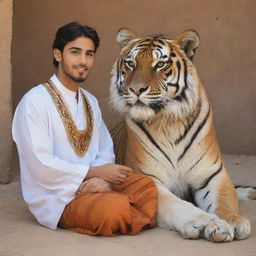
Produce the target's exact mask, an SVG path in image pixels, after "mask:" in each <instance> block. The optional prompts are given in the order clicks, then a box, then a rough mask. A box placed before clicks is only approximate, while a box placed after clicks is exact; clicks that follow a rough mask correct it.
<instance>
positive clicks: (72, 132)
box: [44, 80, 94, 157]
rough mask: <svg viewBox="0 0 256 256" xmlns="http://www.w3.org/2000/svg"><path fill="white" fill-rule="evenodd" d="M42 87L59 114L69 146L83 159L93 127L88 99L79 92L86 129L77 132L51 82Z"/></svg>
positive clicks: (66, 108) (69, 114)
mask: <svg viewBox="0 0 256 256" xmlns="http://www.w3.org/2000/svg"><path fill="white" fill-rule="evenodd" d="M44 87H45V88H46V89H47V91H48V93H49V94H50V96H51V98H52V100H53V102H54V104H55V106H56V108H57V110H58V112H59V115H60V117H61V119H62V122H63V125H64V127H65V130H66V134H67V137H68V140H69V143H70V145H71V146H72V148H73V150H74V151H75V152H76V154H77V155H78V156H80V157H83V156H84V155H85V153H86V152H87V150H88V147H89V144H90V142H91V139H92V135H93V126H94V124H93V111H92V107H91V105H90V103H89V101H88V99H87V98H86V96H85V95H84V93H83V92H82V90H80V92H81V95H82V99H83V105H84V112H85V116H86V121H87V122H86V123H87V128H86V129H84V130H78V129H77V127H76V124H75V122H74V120H73V117H72V115H71V113H70V111H69V109H68V107H67V106H66V104H65V102H64V100H63V98H62V96H61V93H60V92H59V91H58V89H57V88H56V86H55V85H54V84H53V82H52V81H51V80H49V81H48V82H47V83H45V84H44Z"/></svg>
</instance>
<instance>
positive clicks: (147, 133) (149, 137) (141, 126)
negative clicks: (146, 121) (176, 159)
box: [136, 123, 174, 168]
mask: <svg viewBox="0 0 256 256" xmlns="http://www.w3.org/2000/svg"><path fill="white" fill-rule="evenodd" d="M136 124H137V125H138V126H139V127H140V128H141V130H142V131H143V132H144V133H145V134H146V135H147V137H148V139H149V140H150V141H151V143H152V144H153V145H154V146H155V147H157V148H158V149H159V150H160V151H161V152H162V154H163V155H164V156H165V157H166V159H167V160H168V161H169V162H170V164H171V165H172V167H173V168H174V165H173V163H172V161H171V159H170V158H169V156H168V155H167V154H166V153H165V152H164V151H163V150H162V149H161V148H160V146H159V145H158V144H157V142H156V141H155V140H154V138H153V137H152V135H151V134H150V133H149V132H148V131H147V129H146V128H145V127H144V126H143V125H142V124H141V123H136Z"/></svg>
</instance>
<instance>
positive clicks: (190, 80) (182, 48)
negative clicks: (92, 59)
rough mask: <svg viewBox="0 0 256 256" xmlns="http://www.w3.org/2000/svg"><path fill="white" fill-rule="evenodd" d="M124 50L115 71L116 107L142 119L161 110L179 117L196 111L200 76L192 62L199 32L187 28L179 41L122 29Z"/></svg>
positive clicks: (113, 90) (113, 81)
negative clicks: (139, 34)
mask: <svg viewBox="0 0 256 256" xmlns="http://www.w3.org/2000/svg"><path fill="white" fill-rule="evenodd" d="M117 41H118V42H119V43H120V44H121V46H122V50H121V53H120V57H119V59H118V60H117V61H116V63H115V64H114V67H113V70H112V80H111V81H112V83H111V98H112V102H113V105H114V108H115V109H116V110H118V111H119V112H121V113H122V114H124V115H126V116H128V117H130V118H132V119H134V120H135V121H138V122H143V121H148V120H152V119H153V118H154V117H156V116H157V115H158V114H159V113H163V112H166V113H169V114H172V115H173V116H174V117H176V118H177V117H179V116H180V115H184V114H185V113H188V112H190V111H191V110H192V108H193V105H194V104H195V102H196V101H197V98H198V96H197V95H198V83H199V79H198V76H197V73H196V71H195V68H194V66H193V64H192V62H191V59H192V57H193V55H194V52H195V49H196V48H197V46H198V45H199V38H198V35H197V34H196V33H195V32H194V31H186V32H184V33H183V34H182V35H181V36H179V37H178V38H177V39H176V40H174V39H171V38H170V37H168V36H166V35H153V36H147V37H141V38H137V37H136V36H135V34H134V33H133V32H132V31H131V30H129V29H121V30H120V31H119V33H118V35H117Z"/></svg>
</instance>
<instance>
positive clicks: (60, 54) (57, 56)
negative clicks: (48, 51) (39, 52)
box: [53, 48, 62, 62]
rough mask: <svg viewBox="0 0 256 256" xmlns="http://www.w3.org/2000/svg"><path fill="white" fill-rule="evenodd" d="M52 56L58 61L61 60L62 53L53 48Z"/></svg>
mask: <svg viewBox="0 0 256 256" xmlns="http://www.w3.org/2000/svg"><path fill="white" fill-rule="evenodd" d="M53 56H54V58H55V60H56V61H57V62H60V61H61V60H62V53H61V51H60V50H59V49H56V48H55V49H53Z"/></svg>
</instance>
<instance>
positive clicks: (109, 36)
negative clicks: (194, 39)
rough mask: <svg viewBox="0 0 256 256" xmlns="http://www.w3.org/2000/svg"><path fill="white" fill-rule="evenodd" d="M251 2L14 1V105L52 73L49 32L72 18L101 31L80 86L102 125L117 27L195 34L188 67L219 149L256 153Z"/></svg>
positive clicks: (109, 117) (255, 37)
mask: <svg viewBox="0 0 256 256" xmlns="http://www.w3.org/2000/svg"><path fill="white" fill-rule="evenodd" d="M255 13H256V1H255V0H242V1H241V0H225V1H223V0H215V1H211V0H180V1H177V0H137V1H133V0H58V1H51V0H26V1H22V0H15V1H14V20H13V21H14V26H13V29H14V33H13V46H12V63H13V100H14V105H16V104H17V102H18V101H19V100H20V98H21V96H22V95H23V94H24V93H25V92H26V91H27V90H28V89H30V88H31V87H32V86H33V85H35V84H38V83H40V82H42V81H45V80H46V79H48V77H49V76H50V75H51V74H52V72H53V68H52V65H51V61H52V57H51V44H52V41H53V38H54V34H55V31H56V29H57V28H58V27H59V26H61V25H63V24H65V23H67V22H70V21H73V20H77V21H80V22H81V23H85V24H88V25H91V26H93V27H95V28H96V29H97V30H98V32H99V34H100V36H101V40H102V41H101V46H100V49H99V51H98V53H97V59H96V65H95V67H94V70H93V71H92V73H91V76H90V77H89V79H88V81H87V83H86V86H87V88H88V90H89V91H91V92H92V93H93V94H94V95H95V96H97V98H98V99H99V100H100V104H101V106H102V110H103V116H104V118H105V120H106V122H107V124H111V123H113V122H114V121H115V119H116V118H117V117H116V115H113V113H112V112H111V110H110V108H109V106H108V95H109V93H108V90H109V73H110V70H111V66H112V64H113V62H114V60H115V58H116V56H117V55H118V51H119V49H118V46H117V44H116V42H115V34H116V31H117V30H118V29H119V28H120V27H122V26H127V27H130V28H132V29H134V30H135V31H137V32H138V34H152V33H157V32H162V33H166V34H171V35H177V34H178V33H180V32H182V31H184V30H185V29H188V28H193V29H195V30H197V31H198V33H199V34H200V38H201V45H200V47H199V49H198V51H197V55H196V56H195V64H196V66H197V68H198V71H199V75H200V77H201V79H202V80H203V82H204V84H205V86H206V87H207V90H208V92H209V96H210V99H211V102H212V105H213V108H214V116H215V125H216V128H217V134H218V137H219V141H220V144H221V147H222V149H223V151H224V152H225V153H235V154H256V136H255V135H256V114H255V110H256V100H255V98H256V85H255V81H256V73H255V67H256V51H255V49H254V47H255V45H256V30H255V24H256V15H255Z"/></svg>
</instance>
